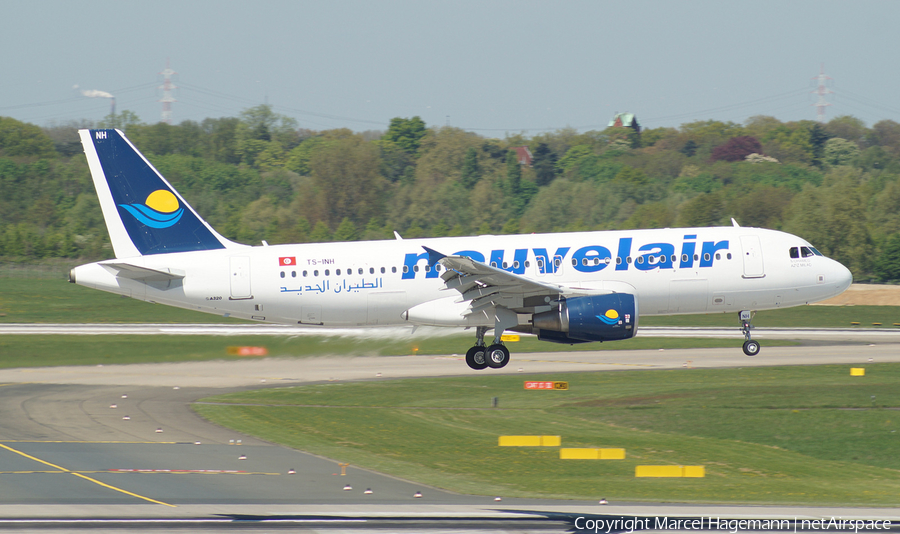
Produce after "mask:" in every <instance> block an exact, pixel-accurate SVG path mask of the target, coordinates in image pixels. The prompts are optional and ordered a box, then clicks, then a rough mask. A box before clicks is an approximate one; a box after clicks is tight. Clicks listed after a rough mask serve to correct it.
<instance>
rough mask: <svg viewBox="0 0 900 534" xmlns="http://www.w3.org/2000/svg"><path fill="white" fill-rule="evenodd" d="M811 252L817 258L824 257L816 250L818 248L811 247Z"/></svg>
mask: <svg viewBox="0 0 900 534" xmlns="http://www.w3.org/2000/svg"><path fill="white" fill-rule="evenodd" d="M809 250H811V251H813V254H815V255H816V256H824V254H822V253H821V252H819V251H818V249H816V247H809Z"/></svg>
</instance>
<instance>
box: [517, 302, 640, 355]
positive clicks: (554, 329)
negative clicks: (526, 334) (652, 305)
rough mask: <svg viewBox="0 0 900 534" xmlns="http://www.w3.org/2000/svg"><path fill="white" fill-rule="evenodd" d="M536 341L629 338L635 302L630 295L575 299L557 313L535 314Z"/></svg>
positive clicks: (633, 331)
mask: <svg viewBox="0 0 900 534" xmlns="http://www.w3.org/2000/svg"><path fill="white" fill-rule="evenodd" d="M533 323H534V330H535V333H536V334H537V336H538V339H540V340H542V341H552V342H554V343H586V342H589V341H617V340H620V339H629V338H631V337H634V335H635V334H636V333H637V327H638V308H637V299H635V298H634V295H631V294H629V293H610V294H608V295H593V296H589V297H574V298H570V299H566V300H564V301H562V302H560V303H559V309H558V310H552V311H548V312H543V313H537V314H535V315H534V319H533Z"/></svg>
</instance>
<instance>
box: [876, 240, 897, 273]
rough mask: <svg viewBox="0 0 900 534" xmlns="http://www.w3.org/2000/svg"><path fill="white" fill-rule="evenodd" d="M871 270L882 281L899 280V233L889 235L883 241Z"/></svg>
mask: <svg viewBox="0 0 900 534" xmlns="http://www.w3.org/2000/svg"><path fill="white" fill-rule="evenodd" d="M873 271H874V272H875V275H876V276H877V277H878V279H879V280H881V281H883V282H897V281H900V234H893V235H891V237H889V238H888V240H887V241H886V242H885V243H884V246H883V247H882V248H881V254H879V255H878V259H876V260H875V265H874V268H873Z"/></svg>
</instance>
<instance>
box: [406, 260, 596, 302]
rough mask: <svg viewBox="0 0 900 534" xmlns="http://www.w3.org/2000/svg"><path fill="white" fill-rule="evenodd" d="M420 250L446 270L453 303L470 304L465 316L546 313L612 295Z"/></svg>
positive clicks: (443, 278)
mask: <svg viewBox="0 0 900 534" xmlns="http://www.w3.org/2000/svg"><path fill="white" fill-rule="evenodd" d="M422 248H424V249H425V250H426V252H428V262H429V263H430V264H432V265H435V264H437V263H440V264H441V265H443V266H444V267H445V268H446V270H445V271H444V272H443V273H442V274H441V279H442V280H444V289H448V290H449V289H455V290H456V291H459V293H460V294H461V298H460V299H459V300H457V301H456V302H466V301H470V304H469V309H468V311H467V312H466V313H465V314H464V315H465V316H468V315H472V314H476V313H481V312H484V311H485V310H488V309H489V308H495V307H503V308H508V309H509V310H512V311H514V312H516V313H535V312H540V311H545V310H549V309H550V308H552V307H554V306H555V305H556V304H557V303H558V302H559V300H560V298H563V297H575V296H584V295H605V294H608V293H612V291H609V290H605V289H584V288H577V287H568V286H563V285H559V284H553V283H549V282H544V281H541V280H534V279H532V278H528V277H526V276H522V275H518V274H515V273H511V272H509V271H504V270H503V269H500V268H497V267H491V266H490V265H487V264H485V263H484V262H480V261H475V260H473V259H472V258H469V257H466V256H447V255H445V254H441V253H440V252H437V251H436V250H433V249H430V248H428V247H422Z"/></svg>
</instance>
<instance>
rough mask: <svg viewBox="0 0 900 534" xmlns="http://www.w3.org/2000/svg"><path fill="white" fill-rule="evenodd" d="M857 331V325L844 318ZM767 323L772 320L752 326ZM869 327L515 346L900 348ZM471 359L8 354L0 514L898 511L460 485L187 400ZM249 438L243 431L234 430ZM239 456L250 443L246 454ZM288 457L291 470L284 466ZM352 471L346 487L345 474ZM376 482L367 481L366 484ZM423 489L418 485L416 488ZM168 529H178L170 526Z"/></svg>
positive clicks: (66, 526)
mask: <svg viewBox="0 0 900 534" xmlns="http://www.w3.org/2000/svg"><path fill="white" fill-rule="evenodd" d="M851 333H852V332H851ZM759 337H760V338H763V336H759ZM872 341H873V338H872V337H871V336H868V335H867V334H865V333H864V332H857V333H856V334H854V335H847V339H846V340H844V341H843V342H845V343H851V344H849V345H848V344H844V345H830V344H829V345H814V346H801V347H766V346H765V344H764V343H763V350H762V352H761V353H760V355H759V356H757V357H755V358H748V357H746V356H744V355H743V354H742V353H741V351H740V348H739V344H736V345H735V347H734V348H732V349H694V350H665V351H602V352H600V351H597V352H572V353H532V354H518V355H516V354H514V355H513V360H512V362H511V363H510V365H509V366H507V368H505V369H503V370H499V371H497V370H489V371H482V372H493V373H498V372H500V373H505V374H515V373H523V374H538V375H541V374H544V375H545V376H546V375H547V374H549V373H560V372H570V371H599V370H604V371H607V370H609V371H614V370H623V369H666V368H683V367H734V366H740V367H747V366H764V365H808V364H822V363H834V364H837V363H840V364H865V363H868V362H870V361H871V362H888V361H891V362H897V361H900V345H898V344H891V343H885V342H883V341H882V340H881V339H878V342H877V343H872ZM470 373H476V371H471V370H469V369H468V368H467V367H466V366H465V364H464V362H463V361H462V358H461V357H458V356H444V357H433V356H406V357H380V358H368V357H367V358H357V357H354V358H351V357H334V358H307V359H275V358H271V359H270V358H265V359H248V360H242V361H231V362H189V363H178V364H153V365H123V366H116V365H112V366H110V365H107V366H102V367H99V366H98V367H58V368H20V369H5V370H0V530H9V531H16V530H28V529H32V528H40V529H43V530H57V531H68V530H70V529H103V530H104V531H109V532H113V531H123V532H124V531H130V530H133V529H137V528H140V529H157V528H166V529H184V530H190V531H192V532H197V531H210V532H213V531H219V530H221V529H223V528H225V527H226V526H227V528H229V529H239V530H240V529H259V528H278V529H292V530H297V531H320V530H322V531H328V532H335V531H357V530H360V529H366V530H375V531H384V532H388V531H473V530H474V531H490V532H530V531H547V530H550V531H557V532H564V531H566V530H567V529H569V528H571V527H572V525H573V523H572V521H574V519H575V518H577V517H579V516H580V517H584V516H588V515H594V514H612V515H656V516H673V517H674V516H701V515H702V516H718V517H766V518H771V517H785V518H795V517H801V518H803V517H806V518H820V517H830V516H841V517H843V518H845V519H847V518H851V517H856V518H864V519H892V520H893V521H894V524H895V525H897V524H898V523H900V511H898V510H896V509H894V510H886V509H860V508H834V507H831V508H811V507H760V506H753V507H742V506H694V505H654V504H628V503H611V504H609V505H606V506H601V505H599V504H598V503H597V502H595V501H591V502H573V501H542V500H522V499H506V498H503V500H502V501H495V500H494V496H466V495H457V494H453V493H449V492H444V491H440V490H437V489H435V488H429V487H425V486H422V485H419V484H414V483H411V482H408V481H404V480H399V479H396V478H392V477H389V476H385V475H381V474H378V473H373V472H370V471H367V470H363V469H359V468H356V467H354V466H347V467H346V474H345V475H343V476H342V475H341V466H340V465H339V462H340V459H325V458H320V457H316V456H313V455H309V454H305V453H301V452H298V451H294V450H291V449H287V448H284V447H280V446H276V445H272V444H269V443H265V442H262V441H260V440H257V439H254V438H251V437H249V436H243V435H240V434H238V433H235V432H233V431H230V430H227V429H223V428H221V427H218V426H215V425H212V424H210V423H208V422H206V421H204V420H203V419H201V418H200V417H198V416H197V415H196V414H195V413H194V412H193V411H192V410H191V409H190V404H191V403H192V402H193V401H195V400H197V399H200V398H203V397H206V396H209V395H213V394H219V393H224V392H228V391H235V390H244V389H248V388H256V387H270V386H273V385H278V386H280V385H291V384H301V383H314V382H322V381H349V380H385V379H392V378H401V377H422V376H451V375H467V374H470ZM238 441H240V445H238V444H237V443H238ZM242 457H243V458H244V459H242ZM290 470H294V473H293V474H289V471H290ZM346 486H350V489H346V490H345V489H344V488H345V487H346ZM366 489H371V490H372V493H371V494H366V493H364V491H365V490H366ZM417 492H418V493H420V494H421V497H416V496H415V495H416V494H417ZM170 531H171V530H170Z"/></svg>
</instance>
